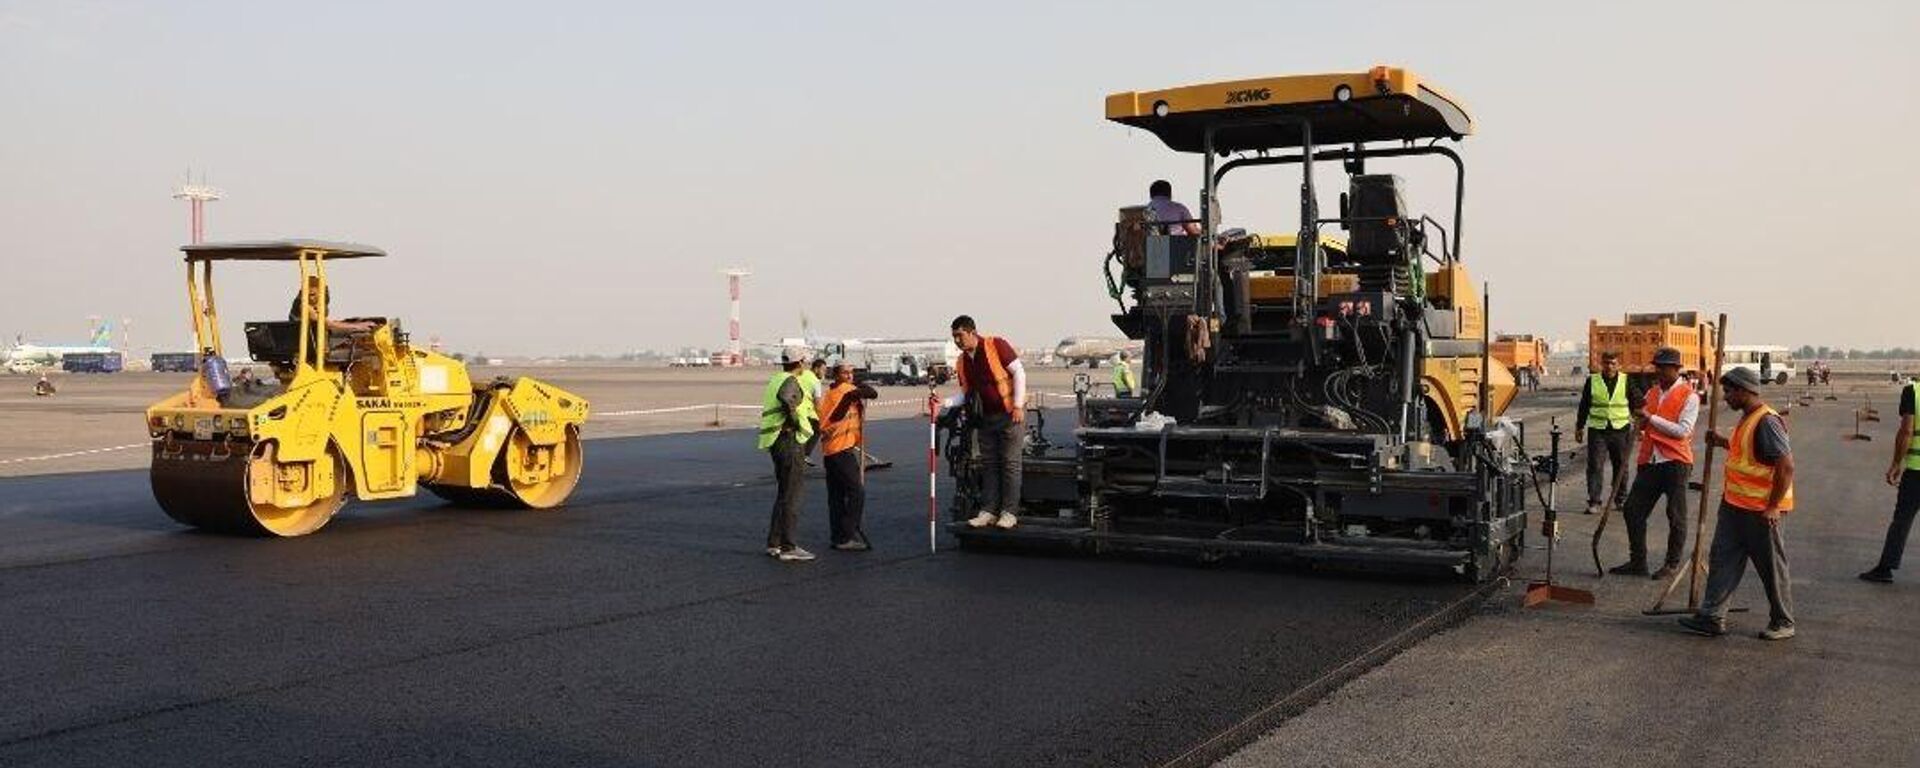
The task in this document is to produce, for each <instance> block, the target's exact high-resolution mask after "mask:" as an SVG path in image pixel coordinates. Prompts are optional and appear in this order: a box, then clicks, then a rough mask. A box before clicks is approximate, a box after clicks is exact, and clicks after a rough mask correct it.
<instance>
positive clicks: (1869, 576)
mask: <svg viewBox="0 0 1920 768" xmlns="http://www.w3.org/2000/svg"><path fill="white" fill-rule="evenodd" d="M1860 580H1861V581H1871V582H1873V583H1875V584H1892V583H1893V571H1892V570H1889V569H1886V568H1882V567H1880V566H1877V565H1876V566H1874V567H1873V569H1872V570H1870V571H1867V572H1865V573H1862V574H1860Z"/></svg>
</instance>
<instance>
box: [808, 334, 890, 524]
mask: <svg viewBox="0 0 1920 768" xmlns="http://www.w3.org/2000/svg"><path fill="white" fill-rule="evenodd" d="M879 396H880V393H879V392H878V391H875V390H874V388H873V387H870V386H867V385H865V384H854V383H853V366H852V365H851V364H849V363H846V362H842V363H840V364H839V365H837V366H834V369H833V385H832V386H830V387H828V388H827V393H826V396H825V397H822V398H820V408H819V416H820V432H819V437H820V461H821V463H823V464H825V465H826V470H827V529H828V532H829V535H830V538H831V540H832V541H833V548H834V549H837V550H840V551H843V552H865V551H867V550H869V549H872V546H871V545H870V544H869V543H868V542H867V533H866V529H865V527H864V526H863V524H862V523H863V519H864V513H865V510H866V502H867V487H866V477H865V474H864V473H863V472H861V465H862V463H863V462H865V461H866V451H865V450H863V448H862V444H863V441H862V440H861V439H860V438H861V434H862V431H863V430H864V429H865V426H866V418H867V405H866V403H865V402H864V401H866V400H872V399H874V398H877V397H879Z"/></svg>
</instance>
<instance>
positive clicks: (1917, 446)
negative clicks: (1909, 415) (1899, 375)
mask: <svg viewBox="0 0 1920 768" xmlns="http://www.w3.org/2000/svg"><path fill="white" fill-rule="evenodd" d="M1907 399H1909V400H1912V401H1914V402H1915V403H1920V385H1915V384H1908V385H1907ZM1907 469H1910V470H1913V471H1915V472H1920V418H1915V419H1914V420H1913V437H1912V438H1910V439H1908V440H1907Z"/></svg>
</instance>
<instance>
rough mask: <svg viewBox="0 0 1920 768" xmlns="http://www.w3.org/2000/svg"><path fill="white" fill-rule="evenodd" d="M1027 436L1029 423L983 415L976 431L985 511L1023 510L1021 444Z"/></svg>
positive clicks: (982, 502)
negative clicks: (978, 429) (1021, 505)
mask: <svg viewBox="0 0 1920 768" xmlns="http://www.w3.org/2000/svg"><path fill="white" fill-rule="evenodd" d="M1026 437H1027V430H1026V425H1024V424H1022V423H1020V422H1017V421H1014V420H1013V419H1011V418H1009V417H1007V416H1005V415H1001V416H989V417H987V418H985V419H982V423H981V425H980V431H979V432H977V433H975V435H974V439H976V440H979V441H980V503H981V510H982V511H986V512H994V513H1001V512H1018V511H1019V510H1020V447H1021V446H1022V445H1023V444H1024V441H1025V440H1026Z"/></svg>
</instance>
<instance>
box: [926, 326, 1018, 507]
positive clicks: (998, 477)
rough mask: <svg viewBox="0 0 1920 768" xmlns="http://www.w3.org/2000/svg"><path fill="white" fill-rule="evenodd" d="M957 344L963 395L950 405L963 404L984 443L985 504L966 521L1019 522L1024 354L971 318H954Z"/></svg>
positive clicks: (982, 484)
mask: <svg viewBox="0 0 1920 768" xmlns="http://www.w3.org/2000/svg"><path fill="white" fill-rule="evenodd" d="M952 330H953V343H954V346H957V347H959V348H960V360H959V365H957V366H955V372H956V373H957V374H958V375H959V378H960V394H958V395H954V396H953V397H951V398H948V399H947V401H946V405H947V407H949V408H952V407H955V406H965V407H967V408H968V409H970V410H969V413H971V414H972V416H973V418H974V419H975V421H974V423H975V424H976V425H978V428H977V430H976V431H975V432H974V440H976V441H977V443H976V444H977V445H979V446H980V461H981V464H983V465H984V466H982V467H981V470H982V471H981V486H982V487H981V495H980V500H981V506H980V511H979V513H978V514H975V515H974V516H973V518H972V519H970V520H968V521H967V525H969V526H971V527H974V528H985V527H987V526H989V525H997V526H999V527H1001V528H1012V527H1014V526H1016V525H1019V524H1020V519H1019V518H1018V517H1015V516H1014V513H1013V512H1014V510H1015V509H1018V508H1019V506H1020V449H1021V444H1022V442H1023V441H1024V439H1025V437H1026V432H1025V430H1024V425H1023V422H1024V421H1025V418H1024V416H1023V415H1022V414H1023V413H1024V412H1025V410H1026V406H1027V373H1026V369H1025V368H1023V367H1022V366H1021V365H1020V353H1019V352H1018V351H1016V350H1015V349H1014V348H1013V345H1012V344H1009V343H1007V340H1006V339H1003V338H1000V337H998V336H984V335H981V333H980V332H979V330H978V329H977V328H976V327H975V326H974V323H973V318H971V317H968V316H966V315H961V316H959V317H956V318H954V319H953V324H952Z"/></svg>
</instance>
